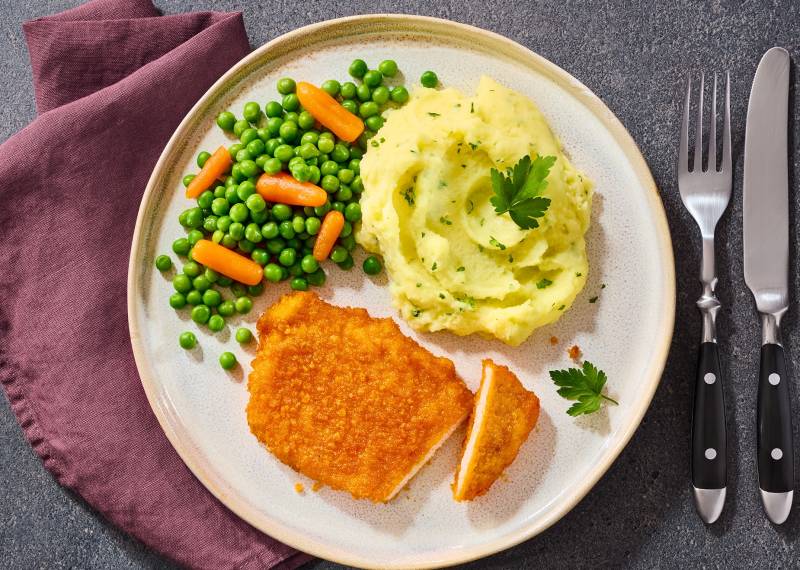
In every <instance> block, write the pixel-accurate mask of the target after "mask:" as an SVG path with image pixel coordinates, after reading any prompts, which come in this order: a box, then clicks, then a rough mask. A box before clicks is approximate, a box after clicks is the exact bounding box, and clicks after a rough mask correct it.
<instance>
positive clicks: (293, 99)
mask: <svg viewBox="0 0 800 570" xmlns="http://www.w3.org/2000/svg"><path fill="white" fill-rule="evenodd" d="M283 108H284V109H286V110H287V111H297V110H298V109H299V108H300V99H298V98H297V95H295V94H294V93H289V94H288V95H286V96H285V97H284V98H283Z"/></svg>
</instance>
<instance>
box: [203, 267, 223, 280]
mask: <svg viewBox="0 0 800 570" xmlns="http://www.w3.org/2000/svg"><path fill="white" fill-rule="evenodd" d="M203 275H205V276H206V279H208V282H209V283H216V282H217V281H219V278H220V274H219V273H217V272H216V271H214V270H213V269H211V268H210V267H206V270H205V271H204V272H203Z"/></svg>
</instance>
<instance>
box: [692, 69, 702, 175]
mask: <svg viewBox="0 0 800 570" xmlns="http://www.w3.org/2000/svg"><path fill="white" fill-rule="evenodd" d="M704 85H705V76H704V75H703V74H702V73H701V74H700V97H699V99H698V100H697V122H696V123H695V125H694V164H693V165H692V171H693V172H702V171H703V88H704Z"/></svg>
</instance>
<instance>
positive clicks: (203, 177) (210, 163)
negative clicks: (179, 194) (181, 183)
mask: <svg viewBox="0 0 800 570" xmlns="http://www.w3.org/2000/svg"><path fill="white" fill-rule="evenodd" d="M232 163H233V161H232V160H231V154H230V153H229V152H228V149H227V148H225V147H224V146H221V147H219V148H218V149H217V150H216V152H214V154H212V155H211V156H210V157H208V160H206V163H205V164H204V165H203V168H201V169H200V172H198V174H197V176H195V177H194V179H193V180H192V181H191V182H190V183H189V185H188V186H187V187H186V197H187V198H197V197H198V196H199V195H200V194H202V193H203V192H205V191H206V190H208V189H209V188H211V185H212V184H214V183H215V182H217V179H218V178H219V177H220V176H222V175H223V174H225V173H226V172H228V169H229V168H230V167H231V164H232Z"/></svg>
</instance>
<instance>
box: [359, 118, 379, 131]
mask: <svg viewBox="0 0 800 570" xmlns="http://www.w3.org/2000/svg"><path fill="white" fill-rule="evenodd" d="M364 124H366V125H367V128H368V129H369V130H371V131H377V130H379V129H380V128H381V127H382V126H383V117H381V116H380V115H373V116H371V117H367V120H366V121H364Z"/></svg>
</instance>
